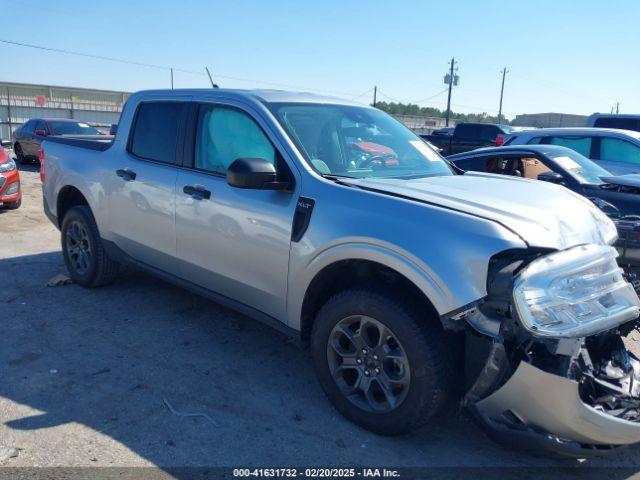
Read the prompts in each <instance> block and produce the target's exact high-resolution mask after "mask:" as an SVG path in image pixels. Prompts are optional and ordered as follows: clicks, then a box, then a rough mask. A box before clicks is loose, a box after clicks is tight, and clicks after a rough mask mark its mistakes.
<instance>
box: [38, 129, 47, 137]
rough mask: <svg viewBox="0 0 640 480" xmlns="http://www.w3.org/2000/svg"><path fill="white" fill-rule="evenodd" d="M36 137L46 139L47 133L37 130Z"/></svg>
mask: <svg viewBox="0 0 640 480" xmlns="http://www.w3.org/2000/svg"><path fill="white" fill-rule="evenodd" d="M36 135H39V136H41V137H45V136H46V135H47V132H45V131H44V130H36Z"/></svg>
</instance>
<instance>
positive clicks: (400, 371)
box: [327, 315, 411, 413]
mask: <svg viewBox="0 0 640 480" xmlns="http://www.w3.org/2000/svg"><path fill="white" fill-rule="evenodd" d="M327 361H328V364H329V370H330V372H331V375H332V377H333V379H334V381H335V382H336V385H337V386H338V388H339V389H340V390H341V392H342V393H343V394H344V395H345V397H347V398H348V399H349V401H351V402H352V403H353V404H355V405H356V406H358V407H359V408H361V409H362V410H365V411H367V412H375V413H387V412H390V411H392V410H395V409H396V408H398V406H400V404H401V403H402V401H403V400H404V399H405V398H406V396H407V393H408V391H409V384H410V373H411V372H410V370H409V360H408V358H407V355H406V353H405V351H404V349H403V347H402V345H401V344H400V342H399V341H398V338H397V337H396V336H395V335H394V334H393V332H392V331H391V330H390V329H389V328H388V327H386V326H385V325H384V324H383V323H382V322H380V321H378V320H376V319H374V318H371V317H367V316H363V315H352V316H349V317H347V318H344V319H342V320H340V321H339V322H338V323H337V324H336V325H335V327H334V328H333V330H332V331H331V335H330V336H329V340H328V344H327Z"/></svg>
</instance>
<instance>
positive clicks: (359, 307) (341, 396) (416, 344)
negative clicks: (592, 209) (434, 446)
mask: <svg viewBox="0 0 640 480" xmlns="http://www.w3.org/2000/svg"><path fill="white" fill-rule="evenodd" d="M358 316H366V318H373V319H375V320H376V321H377V322H378V323H379V324H382V325H383V326H384V327H386V328H388V329H389V332H390V333H392V334H393V336H394V337H396V338H397V340H398V342H399V344H400V345H401V348H402V350H403V351H404V352H403V353H406V356H405V357H404V358H406V360H408V366H409V368H408V369H407V370H408V371H409V373H410V374H409V375H408V376H409V378H410V382H409V385H408V387H406V388H407V391H406V392H404V398H403V399H402V400H401V401H400V402H398V403H397V404H396V406H395V407H390V408H391V410H389V411H382V412H380V411H367V410H365V409H364V408H361V407H360V406H358V405H357V404H355V403H354V401H353V400H352V399H353V398H354V397H353V395H351V396H350V398H352V399H350V398H348V397H347V396H346V394H345V393H343V391H342V390H341V387H339V386H338V384H337V383H336V381H335V380H334V377H333V376H332V372H331V368H332V367H330V362H331V360H330V356H331V355H332V351H331V350H330V349H331V347H330V346H329V341H330V340H331V339H332V338H335V337H333V335H335V332H336V330H334V327H336V326H337V325H338V324H341V325H343V324H344V323H343V322H344V321H345V319H348V318H357V317H358ZM360 325H361V326H362V325H363V324H360ZM338 334H340V333H339V331H338ZM388 338H391V337H388ZM377 348H379V347H377ZM454 352H455V345H454V344H453V340H452V339H450V338H449V336H448V335H447V334H446V333H445V332H444V331H443V329H442V326H441V325H440V323H439V320H438V319H437V318H429V316H428V315H427V314H425V312H423V311H418V309H416V308H413V307H410V306H409V305H405V304H404V303H400V302H398V301H396V300H394V299H392V298H391V296H390V295H388V294H386V293H380V292H377V291H375V290H366V289H357V290H348V291H344V292H342V293H339V294H337V295H335V296H334V297H332V298H331V299H329V300H328V301H327V302H326V303H325V305H324V306H323V307H322V308H321V309H320V311H319V313H318V314H317V316H316V319H315V322H314V324H313V331H312V336H311V353H312V357H313V364H314V367H315V370H316V374H317V375H318V378H319V380H320V384H321V385H322V388H323V389H324V391H325V393H326V394H327V396H328V397H329V400H330V401H331V402H332V403H333V405H334V406H335V407H336V409H337V410H338V411H339V412H340V413H341V414H342V415H344V416H345V417H346V418H347V419H349V420H351V421H352V422H354V423H356V424H357V425H360V426H361V427H363V428H366V429H367V430H371V431H373V432H375V433H378V434H381V435H399V434H403V433H407V432H409V431H411V430H414V429H416V428H419V427H421V426H423V425H425V424H426V423H427V422H428V421H429V419H431V418H432V417H433V416H434V415H436V414H437V413H438V412H439V411H441V410H442V408H443V407H444V406H445V405H446V404H447V402H448V400H450V394H451V392H452V391H453V390H452V380H453V378H454V375H453V372H452V370H453V368H452V366H453V365H454ZM376 359H377V358H376ZM359 362H362V358H360V359H359ZM357 368H364V367H362V365H358V367H357ZM377 371H378V373H379V371H380V369H377ZM383 373H384V372H383ZM379 374H380V373H379ZM359 378H362V372H361V373H360V377H359ZM403 388H404V387H403Z"/></svg>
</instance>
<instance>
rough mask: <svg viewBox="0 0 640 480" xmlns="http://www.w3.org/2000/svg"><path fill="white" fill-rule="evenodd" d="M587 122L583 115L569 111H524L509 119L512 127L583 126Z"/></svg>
mask: <svg viewBox="0 0 640 480" xmlns="http://www.w3.org/2000/svg"><path fill="white" fill-rule="evenodd" d="M586 123H587V117H586V116H585V115H573V114H571V113H525V114H522V115H516V118H514V119H513V120H512V121H511V125H513V126H514V127H537V128H556V127H584V126H585V125H586Z"/></svg>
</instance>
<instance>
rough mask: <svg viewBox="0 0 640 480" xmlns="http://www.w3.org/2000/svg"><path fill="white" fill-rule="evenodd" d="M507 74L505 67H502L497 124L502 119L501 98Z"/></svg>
mask: <svg viewBox="0 0 640 480" xmlns="http://www.w3.org/2000/svg"><path fill="white" fill-rule="evenodd" d="M507 73H509V71H508V70H507V67H504V68H503V69H502V88H501V89H500V109H499V110H498V122H499V121H500V119H501V118H502V97H503V95H504V77H506V76H507Z"/></svg>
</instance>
